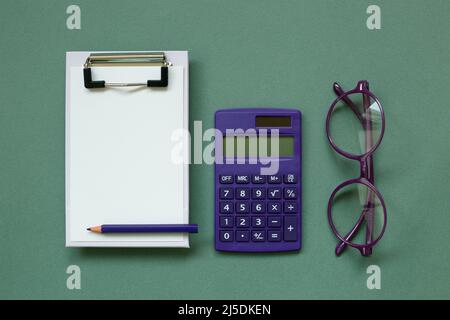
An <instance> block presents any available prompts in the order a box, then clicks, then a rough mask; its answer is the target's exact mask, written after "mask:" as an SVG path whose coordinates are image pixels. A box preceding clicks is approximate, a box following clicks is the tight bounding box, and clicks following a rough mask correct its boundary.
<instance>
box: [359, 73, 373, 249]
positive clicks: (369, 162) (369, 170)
mask: <svg viewBox="0 0 450 320" xmlns="http://www.w3.org/2000/svg"><path fill="white" fill-rule="evenodd" d="M358 86H360V88H361V89H365V90H369V83H368V82H367V81H360V82H359V83H358ZM370 107H371V105H370V97H369V96H368V95H366V94H363V108H364V114H365V123H364V128H365V130H364V132H365V138H366V141H365V142H366V143H365V145H366V153H367V152H369V150H371V149H372V146H373V135H372V115H371V113H372V112H371V110H370ZM365 166H366V171H365V172H363V176H364V177H365V178H366V179H367V180H369V181H370V183H372V184H374V182H375V175H374V170H373V169H374V168H373V156H372V155H369V157H367V159H366V160H365ZM366 206H367V207H368V208H369V212H368V215H367V217H366V222H367V223H366V244H369V243H372V241H373V227H374V195H373V191H372V190H369V192H368V194H367V199H366ZM367 254H368V255H370V254H372V247H370V248H367Z"/></svg>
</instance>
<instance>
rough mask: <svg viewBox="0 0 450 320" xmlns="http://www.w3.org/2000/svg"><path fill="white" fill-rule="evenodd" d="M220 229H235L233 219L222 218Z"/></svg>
mask: <svg viewBox="0 0 450 320" xmlns="http://www.w3.org/2000/svg"><path fill="white" fill-rule="evenodd" d="M220 227H221V228H231V227H233V218H232V217H220Z"/></svg>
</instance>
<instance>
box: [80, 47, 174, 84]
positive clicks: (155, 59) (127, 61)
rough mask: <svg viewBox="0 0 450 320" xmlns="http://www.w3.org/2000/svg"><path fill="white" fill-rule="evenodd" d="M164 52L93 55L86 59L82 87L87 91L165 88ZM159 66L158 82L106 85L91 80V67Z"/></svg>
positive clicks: (104, 82)
mask: <svg viewBox="0 0 450 320" xmlns="http://www.w3.org/2000/svg"><path fill="white" fill-rule="evenodd" d="M170 65H171V64H170V63H169V62H167V61H166V56H165V55H164V52H144V53H93V54H90V55H89V57H88V58H87V59H86V62H85V63H84V68H83V74H84V86H85V87H86V88H87V89H94V88H106V87H139V86H146V87H167V85H168V83H169V72H168V67H169V66H170ZM112 66H113V67H126V66H160V67H161V78H160V80H148V81H147V82H135V83H120V82H119V83H117V82H112V83H108V82H106V81H104V80H92V71H91V68H92V67H112Z"/></svg>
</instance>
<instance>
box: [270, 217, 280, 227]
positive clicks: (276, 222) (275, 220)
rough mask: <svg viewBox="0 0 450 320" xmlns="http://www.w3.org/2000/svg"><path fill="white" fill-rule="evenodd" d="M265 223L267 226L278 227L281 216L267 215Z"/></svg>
mask: <svg viewBox="0 0 450 320" xmlns="http://www.w3.org/2000/svg"><path fill="white" fill-rule="evenodd" d="M267 225H268V226H269V228H280V227H281V217H268V218H267Z"/></svg>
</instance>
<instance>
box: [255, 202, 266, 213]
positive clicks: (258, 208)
mask: <svg viewBox="0 0 450 320" xmlns="http://www.w3.org/2000/svg"><path fill="white" fill-rule="evenodd" d="M265 207H266V206H265V203H264V202H258V201H256V202H252V213H264V212H266V208H265Z"/></svg>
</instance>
